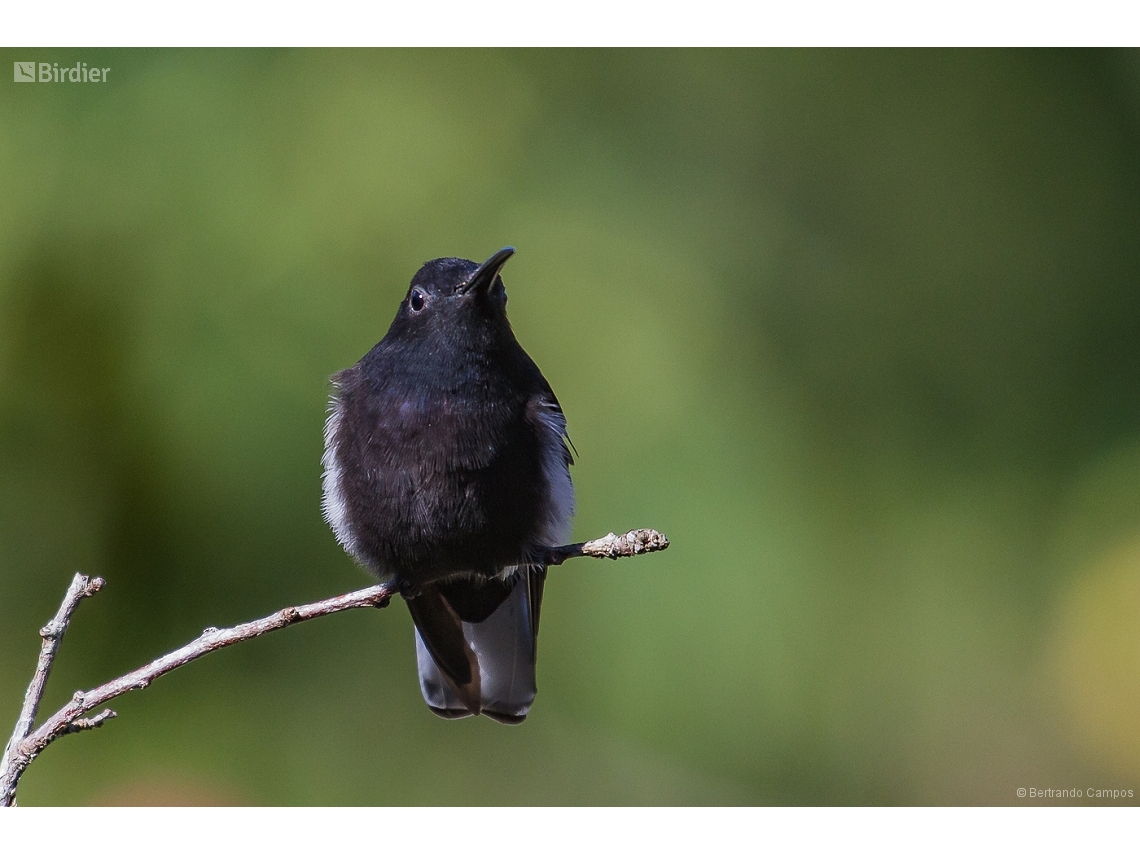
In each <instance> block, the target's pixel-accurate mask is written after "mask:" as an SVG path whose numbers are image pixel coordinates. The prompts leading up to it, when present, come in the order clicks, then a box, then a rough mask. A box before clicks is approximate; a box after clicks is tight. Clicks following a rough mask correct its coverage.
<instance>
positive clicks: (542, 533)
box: [323, 247, 573, 723]
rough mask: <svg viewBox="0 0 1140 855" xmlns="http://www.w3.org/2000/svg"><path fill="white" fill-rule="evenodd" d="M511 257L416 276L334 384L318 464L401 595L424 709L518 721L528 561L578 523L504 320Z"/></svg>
mask: <svg viewBox="0 0 1140 855" xmlns="http://www.w3.org/2000/svg"><path fill="white" fill-rule="evenodd" d="M513 253H514V250H513V249H512V248H510V247H508V248H506V249H503V250H500V251H499V252H497V253H495V255H493V256H492V257H491V258H490V259H488V260H487V261H486V262H485V263H484V264H482V265H478V264H476V263H475V262H472V261H466V260H464V259H459V258H438V259H436V260H434V261H429V262H428V263H427V264H425V265H424V266H423V267H422V268H420V270H419V271H418V272H417V273H416V275H415V276H414V277H413V278H412V282H411V286H410V287H409V288H408V293H407V295H406V296H405V298H404V301H403V302H402V303H401V304H400V308H399V311H397V313H396V318H395V320H393V321H392V325H391V327H390V328H389V329H388V333H387V335H385V336H384V338H383V339H382V340H381V341H380V343H379V344H377V345H376V346H375V347H374V348H372V350H370V351H369V352H368V353H367V354H366V355H365V356H364V357H363V358H362V359H361V360H360V362H358V363H357V364H356V365H354V366H353V367H352V368H348V369H345V370H344V371H341V372H339V373H338V374H336V375H334V376H333V385H334V387H335V391H334V394H333V397H332V401H331V405H330V414H329V419H328V422H327V424H326V426H325V454H324V458H323V463H324V468H325V472H324V502H323V508H324V514H325V518H326V519H327V520H328V522H329V524H330V525H331V526H332V528H333V531H334V532H335V533H336V536H337V539H338V540H339V541H340V543H341V544H342V545H343V546H344V548H345V549H346V550H347V551H348V552H349V553H350V554H351V555H352V556H353V557H354V558H355V559H356V560H357V561H359V562H360V563H361V564H362V565H364V566H365V567H366V568H368V569H369V570H371V571H372V572H373V573H375V574H376V575H377V576H379V577H381V578H382V579H394V580H395V581H397V582H398V583H399V584H400V585H401V588H402V590H403V592H404V599H405V600H406V602H407V604H408V609H409V611H410V612H411V614H412V618H413V620H414V621H415V624H416V631H417V652H418V659H419V670H420V687H421V689H422V691H423V694H424V698H425V700H426V701H427V702H428V705H429V706H430V707H431V708H432V710H433V711H434V712H436V713H438V714H440V715H443V716H445V717H449V718H455V717H461V716H465V715H478V714H480V713H484V714H486V715H489V716H492V717H493V718H496V719H497V720H500V721H505V722H512V723H513V722H520V721H522V720H523V719H524V718H525V717H526V714H527V712H528V711H529V709H530V705H531V702H532V701H533V699H534V693H535V679H534V662H535V643H536V639H537V634H538V614H539V606H540V603H541V599H542V586H543V582H544V580H545V576H546V568H545V567H544V566H542V564H541V563H536V561H538V560H539V559H540V557H541V555H542V552H543V549H544V547H547V546H554V545H557V544H560V543H563V542H565V539H566V537H567V535H568V533H569V531H568V529H569V519H570V515H571V514H572V512H573V488H572V486H571V483H570V472H569V466H570V462H571V459H570V453H569V451H568V450H567V448H566V445H565V442H564V440H565V437H566V420H565V418H564V416H563V414H562V409H561V407H560V406H559V404H558V400H557V399H556V398H555V397H554V392H553V391H551V389H550V385H549V384H548V383H547V382H546V379H545V378H544V377H543V376H542V372H540V371H539V370H538V366H536V365H535V364H534V362H533V360H531V358H530V357H529V356H527V354H526V352H525V351H524V350H523V349H522V347H520V346H519V344H518V342H517V341H516V340H515V337H514V333H513V332H512V330H511V326H510V323H509V322H508V321H507V315H506V304H507V296H506V291H505V289H504V287H503V281H502V278H501V277H500V276H499V275H498V274H499V270H500V269H501V268H502V266H503V264H505V263H506V261H507V259H508V258H510V256H511V255H512V254H513Z"/></svg>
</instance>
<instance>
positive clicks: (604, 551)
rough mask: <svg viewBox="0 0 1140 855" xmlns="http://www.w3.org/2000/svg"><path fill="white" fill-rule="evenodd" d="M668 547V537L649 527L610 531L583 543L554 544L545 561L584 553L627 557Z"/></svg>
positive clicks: (591, 555)
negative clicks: (618, 531) (603, 535)
mask: <svg viewBox="0 0 1140 855" xmlns="http://www.w3.org/2000/svg"><path fill="white" fill-rule="evenodd" d="M668 547H669V538H667V537H665V535H663V534H662V533H661V532H659V531H654V530H653V529H651V528H639V529H634V530H633V531H628V532H626V533H625V534H622V535H616V534H614V533H613V532H612V531H611V532H610V533H609V534H607V535H606V536H605V537H599V538H598V539H597V540H587V541H586V542H585V543H572V544H570V545H569V546H555V547H552V548H551V549H549V550H548V551H547V553H546V563H547V564H550V565H557V564H561V563H562V562H563V561H566V560H567V559H570V558H578V557H579V556H582V555H585V556H587V557H589V558H612V559H614V560H615V561H616V560H617V559H618V558H629V557H631V556H633V555H644V554H645V553H647V552H660V551H661V550H662V549H667V548H668Z"/></svg>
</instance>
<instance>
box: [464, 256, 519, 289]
mask: <svg viewBox="0 0 1140 855" xmlns="http://www.w3.org/2000/svg"><path fill="white" fill-rule="evenodd" d="M514 254H515V248H514V247H513V246H504V247H503V248H502V249H500V250H499V251H498V252H496V253H495V254H494V255H492V256H491V257H490V258H488V259H487V260H486V261H484V262H483V263H482V264H480V265H479V269H478V270H476V271H475V272H474V273H472V274H471V278H470V279H468V280H467V284H466V285H464V286H463V293H464V294H469V293H473V294H486V293H487V291H489V290H490V289H491V284H492V283H493V282H494V281H495V277H496V276H498V275H499V271H500V270H502V269H503V265H504V264H506V263H507V259H508V258H510V257H511V256H512V255H514Z"/></svg>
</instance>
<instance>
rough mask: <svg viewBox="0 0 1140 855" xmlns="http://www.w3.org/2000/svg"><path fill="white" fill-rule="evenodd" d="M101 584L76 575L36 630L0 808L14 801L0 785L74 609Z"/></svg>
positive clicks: (0, 766)
mask: <svg viewBox="0 0 1140 855" xmlns="http://www.w3.org/2000/svg"><path fill="white" fill-rule="evenodd" d="M104 584H105V583H104V581H103V580H102V579H100V578H99V577H98V576H96V577H95V578H94V579H88V578H87V577H86V576H84V575H82V574H80V573H76V574H75V577H74V578H73V579H72V580H71V585H70V586H68V589H67V593H66V594H64V596H63V602H62V603H60V605H59V611H57V612H56V613H55V617H54V618H52V619H51V620H50V621H49V622H48V623H47V625H46V626H44V628H43V629H41V630H40V638H42V639H43V642H42V643H41V644H40V658H39V661H38V662H36V672H35V674H33V675H32V682H30V683H29V684H28V690H27V691H26V692H25V693H24V705H23V706H22V707H21V708H20V717H19V718H18V719H16V728H15V730H13V731H12V738H11V739H10V740H8V745H7V746H6V747H5V748H4V755H3V757H0V806H6V805H8V804H9V801H8V800H9V799H14V798H15V787H14V785H13V791H12V793H11V794H10V795H9V793H8V792H7V788H6V787H4V786H3V785H4V783H6V782H7V780H8V778H9V777H10V774H9V773H10V772H11V770H12V767H13V762H14V755H15V754H16V753H17V752H18V751H19V748H20V744H21V743H22V742H23V740H24V739H25V737H27V735H28V734H29V733H30V732H31V730H32V725H33V724H34V723H35V720H36V713H37V712H38V711H39V708H40V701H41V700H42V699H43V696H44V687H45V686H47V679H48V675H50V674H51V666H52V665H54V664H55V655H56V652H57V651H58V650H59V643H60V642H61V641H62V640H63V634H64V633H65V632H66V631H67V626H68V624H69V623H71V616H72V614H74V613H75V609H76V608H78V606H79V603H80V601H81V600H83V599H84V598H86V597H91V596H94V595H95V594H97V593H99V591H100V590H101V589H102V587H103V585H104ZM17 777H18V773H17Z"/></svg>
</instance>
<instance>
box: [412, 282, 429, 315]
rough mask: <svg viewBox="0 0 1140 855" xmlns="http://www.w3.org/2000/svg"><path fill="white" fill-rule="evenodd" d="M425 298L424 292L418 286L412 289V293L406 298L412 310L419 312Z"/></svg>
mask: <svg viewBox="0 0 1140 855" xmlns="http://www.w3.org/2000/svg"><path fill="white" fill-rule="evenodd" d="M426 302H427V300H426V299H425V298H424V292H423V291H421V290H420V289H419V288H413V289H412V295H411V296H410V297H409V298H408V305H409V306H411V309H412V311H413V312H419V311H421V310H422V309H423V307H424V303H426Z"/></svg>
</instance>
